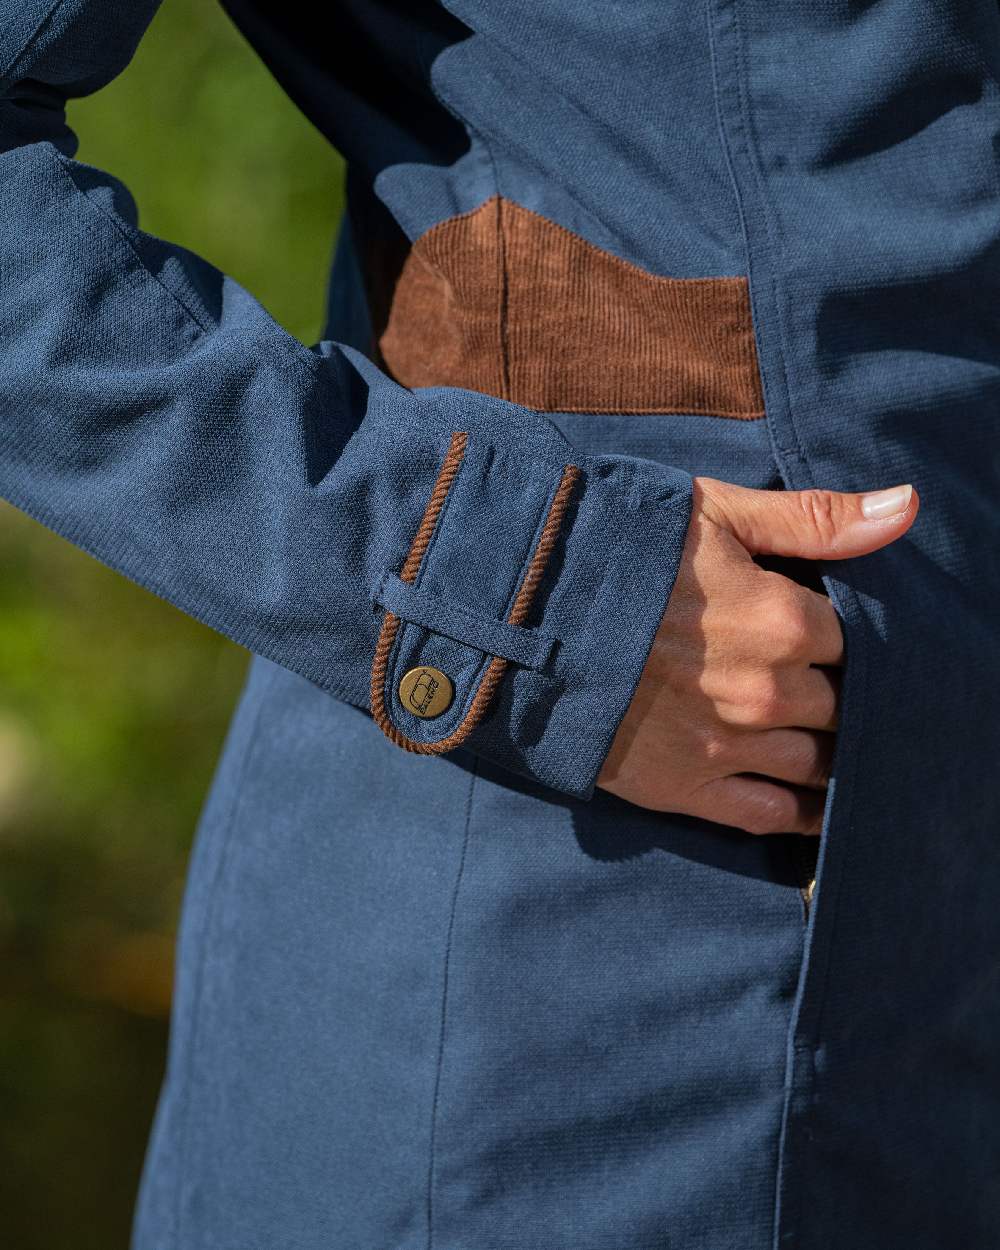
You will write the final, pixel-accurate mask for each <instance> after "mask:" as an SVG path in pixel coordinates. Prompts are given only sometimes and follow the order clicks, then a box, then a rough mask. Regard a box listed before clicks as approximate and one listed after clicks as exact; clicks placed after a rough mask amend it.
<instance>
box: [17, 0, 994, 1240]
mask: <svg viewBox="0 0 1000 1250" xmlns="http://www.w3.org/2000/svg"><path fill="white" fill-rule="evenodd" d="M155 7H156V5H155V3H154V0H2V5H0V13H2V24H0V30H2V44H0V80H2V104H0V152H2V155H0V224H2V236H0V334H2V343H3V350H2V351H0V490H2V493H3V495H4V496H5V497H6V498H8V499H9V500H11V501H13V502H14V503H15V504H16V505H17V506H18V507H20V508H22V509H24V511H26V512H28V513H30V514H31V515H33V516H35V517H37V518H38V519H39V520H40V521H42V522H43V523H44V524H46V525H48V526H50V527H51V528H53V529H54V530H56V531H58V532H59V533H61V534H63V535H65V536H66V537H67V538H69V539H71V540H72V541H73V542H75V543H77V544H79V545H80V546H81V547H83V548H85V549H87V550H88V551H90V552H92V553H93V554H94V555H96V556H97V557H99V558H100V559H102V560H104V561H106V562H107V563H108V564H110V565H112V566H113V567H115V568H117V569H119V570H121V571H122V572H123V573H125V574H126V575H128V576H129V577H131V578H133V579H135V580H136V581H138V582H140V583H141V584H143V585H145V586H147V587H149V588H150V589H151V590H153V591H155V592H156V593H158V594H160V595H163V596H164V597H165V598H167V599H169V600H170V601H172V602H173V603H175V604H177V605H178V606H179V607H180V608H182V609H183V610H185V611H186V612H189V613H191V614H192V615H193V616H196V617H198V618H199V619H200V620H203V621H205V622H207V623H208V624H210V625H212V626H214V627H215V628H216V629H218V630H220V631H222V632H224V633H226V634H228V635H229V636H230V637H232V638H234V639H236V640H237V641H238V642H240V643H241V644H243V645H244V646H246V647H247V648H249V649H250V650H251V651H253V652H254V653H255V654H256V656H257V657H258V658H257V659H256V660H255V662H254V665H253V668H252V672H251V676H250V680H249V683H248V686H247V689H246V692H245V695H244V698H243V700H242V702H241V704H240V707H239V710H238V712H237V715H236V717H235V720H234V723H233V727H232V730H231V733H230V736H229V739H228V743H227V747H226V751H225V754H224V757H223V760H222V762H221V765H220V768H219V772H218V774H217V778H216V781H215V784H214V787H213V790H212V793H211V796H210V798H209V801H208V804H207V806H206V809H205V813H204V817H203V820H202V823H201V827H200V830H199V835H198V841H197V846H196V851H195V855H194V859H193V862H192V866H191V875H190V884H189V888H188V892H187V897H186V901H185V907H184V916H183V924H182V932H181V939H180V948H179V964H178V983H177V993H176V1001H175V1010H174V1020H173V1031H172V1044H171V1056H170V1064H169V1071H168V1075H167V1080H166V1083H165V1086H164V1091H163V1096H162V1099H161V1103H160V1109H159V1113H158V1116H157V1122H156V1127H155V1132H154V1136H153V1140H152V1144H151V1147H150V1152H149V1157H148V1160H147V1165H146V1172H145V1179H144V1183H143V1189H142V1195H141V1200H140V1204H139V1210H138V1215H137V1220H136V1229H135V1241H134V1247H135V1250H209V1248H211V1250H263V1248H264V1247H267V1250H293V1248H294V1250H320V1247H323V1248H324V1250H329V1248H331V1247H338V1248H343V1250H471V1248H472V1247H490V1248H491V1250H492V1248H496V1250H515V1248H520V1250H529V1248H530V1250H640V1248H642V1250H653V1248H654V1247H655V1248H656V1250H723V1248H725V1250H782V1248H788V1250H791V1248H792V1247H794V1248H795V1250H887V1248H888V1247H897V1246H898V1247H906V1248H907V1250H942V1247H951V1246H955V1247H959V1246H960V1247H962V1248H963V1250H994V1248H995V1247H996V1246H997V1245H998V1244H1000V1127H998V1126H1000V1059H998V1050H1000V907H998V905H997V898H998V894H1000V841H998V834H1000V785H998V782H997V777H996V767H997V765H996V759H997V748H998V746H1000V697H998V696H1000V689H998V687H1000V683H998V680H997V672H998V654H997V637H998V627H997V614H998V609H1000V508H998V490H1000V455H998V422H1000V12H998V9H997V6H996V3H995V0H927V2H926V3H923V4H919V5H918V4H914V3H913V2H912V0H882V2H881V3H879V4H857V3H849V2H848V0H768V2H767V3H759V4H754V3H751V2H750V0H706V3H704V4H687V3H680V2H674V3H664V2H663V0H659V2H657V3H654V2H653V0H623V2H619V3H610V2H609V3H601V4H583V3H578V2H576V0H507V2H506V3H504V4H497V3H488V2H487V0H449V2H448V3H447V5H444V6H443V5H441V4H438V3H435V2H434V0H407V2H405V3H404V2H400V3H395V4H393V3H389V2H388V0H339V2H338V3H337V4H336V5H333V6H329V9H330V11H326V10H325V9H324V10H323V11H320V10H317V9H316V8H314V7H313V6H308V5H306V4H304V3H298V4H296V3H294V0H286V2H285V3H283V4H267V3H265V0H229V3H228V6H227V7H228V8H229V9H230V11H231V13H232V15H233V17H234V19H235V20H236V21H237V23H238V24H239V25H240V26H241V28H242V29H243V30H244V31H245V33H246V35H247V37H248V38H249V39H250V40H251V42H252V43H253V44H254V45H255V46H256V47H257V48H258V50H259V51H260V53H261V55H263V56H264V58H265V59H266V60H267V61H268V62H269V64H270V65H271V66H272V68H273V70H274V72H275V74H276V75H277V76H278V78H279V79H280V80H281V81H282V83H283V84H284V85H285V87H286V89H287V90H288V92H289V93H290V94H291V95H292V96H293V98H294V99H295V100H296V101H297V102H298V103H299V104H300V106H301V107H302V109H303V110H304V111H305V112H306V113H307V114H308V116H309V117H310V118H311V119H312V120H313V121H314V122H315V123H316V124H317V125H318V126H319V127H320V129H321V130H323V132H324V133H325V134H326V135H328V136H329V139H330V141H331V142H332V143H333V144H335V145H336V146H337V148H338V149H340V151H342V152H343V153H344V155H345V157H346V159H347V162H348V168H349V175H348V191H349V214H348V220H347V223H346V225H345V227H344V229H343V231H342V234H341V237H340V242H339V246H338V251H337V259H336V264H335V267H334V273H333V279H332V284H331V298H330V318H329V328H328V333H327V338H326V339H325V340H324V342H322V343H320V344H319V345H317V346H316V347H315V348H313V349H311V350H307V349H305V348H303V347H302V346H300V345H299V344H298V343H296V342H295V341H293V340H292V339H291V338H290V337H289V336H288V335H287V334H285V333H284V332H283V331H282V330H281V329H280V328H279V327H278V326H277V325H276V324H275V323H274V322H273V320H272V319H271V318H270V317H269V316H268V314H267V313H266V312H265V311H264V310H263V309H262V308H261V307H260V306H259V305H258V304H257V303H256V302H255V301H254V300H253V299H252V298H251V297H250V296H249V295H248V294H247V293H246V292H245V291H243V290H241V289H240V288H239V287H238V286H237V285H236V284H235V283H234V282H232V281H231V280H230V279H228V278H226V277H225V276H223V275H222V274H220V273H219V272H217V271H216V270H215V269H214V268H212V266H210V265H208V264H207V263H205V262H204V261H202V260H200V259H198V258H197V257H195V256H193V255H191V254H190V253H188V252H187V251H185V250H184V249H181V248H178V247H175V246H172V245H170V244H168V243H165V242H163V241H161V240H158V239H155V238H152V237H150V236H149V235H148V234H145V233H143V232H142V231H141V229H140V228H139V226H138V219H137V211H136V208H135V206H134V204H133V202H132V200H131V198H130V196H129V193H128V191H127V189H126V188H125V187H124V186H123V185H122V184H121V183H120V182H119V181H118V180H117V179H116V178H115V177H114V176H113V175H111V174H108V173H105V172H102V171H100V170H97V169H93V168H90V167H87V166H85V165H82V164H80V163H78V162H77V161H76V160H74V151H75V139H74V136H73V134H72V133H71V131H70V130H69V129H68V128H67V126H66V124H65V119H64V105H65V102H66V100H67V99H68V98H70V97H74V96H79V95H82V94H86V93H88V92H91V91H93V90H95V89H97V88H99V87H101V86H102V85H103V84H104V83H106V82H107V81H108V80H109V79H111V78H112V77H113V76H114V75H115V74H116V73H117V72H118V71H119V70H120V69H121V68H122V67H123V66H124V65H125V64H126V63H127V62H128V60H129V58H130V56H131V55H132V52H133V50H134V47H135V44H136V43H137V41H138V40H139V38H140V37H141V34H142V31H143V29H144V28H145V25H146V23H147V22H148V20H149V18H150V17H151V15H152V12H153V11H154V9H155ZM233 124H234V125H252V124H253V119H252V118H234V121H233ZM142 139H143V136H142V135H137V136H136V141H137V142H142ZM195 141H196V136H192V142H195ZM693 474H707V475H710V476H714V477H719V478H724V479H727V480H730V481H734V482H739V483H742V484H744V485H749V486H755V487H760V488H772V489H782V488H802V487H808V486H824V487H829V488H833V489H838V490H849V491H857V490H864V489H871V488H877V487H879V486H883V485H885V484H886V483H892V482H906V481H911V482H913V483H914V484H915V486H916V487H917V490H918V492H919V494H920V496H921V499H922V507H921V510H920V515H919V516H918V518H917V521H916V523H915V524H914V526H913V528H912V529H911V530H910V531H909V532H908V533H907V534H906V536H905V537H904V538H903V539H902V540H900V541H898V542H895V543H893V544H891V545H890V546H888V547H887V548H885V549H884V550H882V551H879V552H877V553H876V554H874V555H869V556H866V557H864V558H861V559H855V560H849V561H845V562H838V563H835V564H830V565H828V566H821V567H820V568H818V569H816V570H814V571H813V575H814V576H815V577H816V579H817V580H816V584H817V585H821V586H822V587H823V588H825V590H826V591H827V592H828V593H829V595H830V596H831V598H832V600H833V603H834V605H835V607H836V609H837V612H838V614H839V616H840V619H841V623H842V625H843V628H844V632H845V640H846V663H845V668H844V680H843V687H842V708H841V716H840V723H839V732H838V737H837V753H836V757H835V760H834V767H833V773H834V776H833V781H832V784H831V786H830V789H829V793H828V799H827V805H826V811H825V819H824V826H823V834H822V838H821V840H820V852H819V862H818V865H816V866H815V867H816V884H815V890H814V892H813V896H812V899H813V901H812V905H811V906H807V903H806V899H805V897H804V891H805V892H807V889H806V888H807V886H808V883H809V880H810V878H811V877H812V875H813V865H812V864H811V863H809V862H808V860H807V859H806V858H804V856H803V849H802V848H803V840H802V839H800V838H797V837H793V836H787V835H782V836H777V837H771V838H754V837H751V836H749V835H747V834H744V833H741V832H740V831H738V830H734V829H730V828H727V827H723V826H720V825H715V824H712V823H710V822H706V821H699V820H695V819H691V818H686V817H678V816H671V815H660V814H655V813H651V812H647V811H644V810H641V809H639V808H636V807H632V806H630V805H628V804H626V803H624V802H622V801H620V800H618V799H615V798H613V797H611V796H610V795H608V794H606V793H605V792H603V791H601V790H597V789H595V778H596V776H597V774H598V772H599V770H600V767H601V763H602V761H603V759H604V757H605V755H606V753H607V750H608V748H609V744H610V743H611V741H612V739H613V737H614V734H615V731H616V729H617V726H618V724H619V722H620V720H621V718H622V716H623V714H624V711H625V709H626V708H627V706H628V704H629V702H630V700H631V697H632V695H633V693H634V690H635V686H636V683H637V681H638V678H639V674H640V672H641V670H642V666H643V663H644V660H645V657H646V655H647V653H648V650H649V647H650V645H651V640H652V637H653V633H654V631H655V629H656V627H657V624H658V623H659V621H660V618H661V616H662V614H663V611H664V608H665V606H666V604H667V601H668V598H669V595H670V592H671V589H672V585H673V580H674V575H675V573H676V569H677V564H678V561H679V558H680V553H681V549H682V546H683V542H684V538H685V534H686V530H687V525H688V520H689V517H690V508H691V476H692V475H693ZM801 576H802V578H803V579H806V578H807V577H809V576H810V574H809V572H808V571H806V572H804V573H802V574H801ZM109 628H113V622H109ZM426 668H434V669H436V670H439V671H440V672H443V673H445V674H446V675H447V676H448V678H449V679H450V681H451V683H452V684H453V698H452V701H451V702H450V704H447V706H446V707H445V710H444V711H442V712H441V713H440V714H439V715H435V716H430V717H427V716H425V715H422V714H421V713H422V712H426V711H427V710H428V709H429V708H430V707H431V703H432V702H433V700H434V699H435V698H437V697H438V693H437V691H436V690H432V689H431V687H430V686H429V685H428V684H427V680H426V679H425V680H423V684H422V685H421V684H420V682H418V685H417V692H416V694H415V695H414V694H413V693H412V692H410V693H407V688H406V687H403V691H402V693H401V685H400V683H401V679H402V677H403V675H404V674H405V673H407V672H408V671H410V670H413V669H418V670H421V671H423V670H425V669H426ZM442 697H443V696H442ZM435 706H437V705H435ZM432 710H433V709H432ZM401 747H402V748H404V749H400V748H401Z"/></svg>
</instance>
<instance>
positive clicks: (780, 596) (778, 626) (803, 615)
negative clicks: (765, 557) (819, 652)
mask: <svg viewBox="0 0 1000 1250" xmlns="http://www.w3.org/2000/svg"><path fill="white" fill-rule="evenodd" d="M768 577H769V578H773V580H770V581H769V582H768V586H767V592H766V597H765V598H764V601H763V605H762V608H761V611H760V613H759V619H760V621H761V628H762V629H763V632H764V638H765V646H766V650H767V652H768V653H769V654H770V655H772V656H775V657H777V658H780V659H797V658H799V657H800V656H801V655H803V654H804V653H805V652H807V651H808V648H809V641H810V634H811V631H812V622H811V620H810V617H809V612H808V610H807V608H806V604H805V603H804V602H803V600H802V596H801V594H800V592H799V590H798V589H797V588H796V586H795V585H794V583H792V582H791V581H789V579H788V578H787V577H782V576H781V574H779V573H774V574H770V573H769V574H768Z"/></svg>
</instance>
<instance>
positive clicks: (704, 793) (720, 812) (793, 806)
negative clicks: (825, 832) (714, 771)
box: [691, 773, 826, 834]
mask: <svg viewBox="0 0 1000 1250" xmlns="http://www.w3.org/2000/svg"><path fill="white" fill-rule="evenodd" d="M825 806H826V792H825V791H823V790H811V789H807V788H805V787H802V788H798V787H796V786H791V785H778V784H777V783H775V782H772V781H767V780H766V779H765V778H763V777H751V776H746V775H744V774H742V773H736V774H734V775H733V776H730V777H720V778H718V779H717V780H715V781H709V782H706V784H705V785H704V786H702V787H701V788H700V789H699V790H698V792H697V808H698V810H694V809H693V808H692V809H691V814H692V815H694V816H701V817H702V818H703V819H705V820H714V821H718V822H719V823H720V824H723V825H732V826H733V827H734V828H736V829H742V830H744V831H745V832H746V833H754V834H769V833H808V834H818V833H819V832H820V828H821V826H822V823H823V811H824V808H825Z"/></svg>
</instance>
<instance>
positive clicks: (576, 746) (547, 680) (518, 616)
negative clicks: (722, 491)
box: [0, 0, 691, 797]
mask: <svg viewBox="0 0 1000 1250" xmlns="http://www.w3.org/2000/svg"><path fill="white" fill-rule="evenodd" d="M155 8H156V3H155V0H62V2H61V3H54V4H53V3H52V0H0V12H2V16H3V21H2V24H0V29H2V30H3V31H4V35H3V44H2V47H0V221H2V223H3V234H2V242H0V335H2V351H0V493H2V495H3V496H4V497H6V498H7V499H8V500H9V501H11V502H12V503H13V504H15V505H16V506H17V507H19V508H21V509H23V510H24V511H25V512H26V513H28V514H30V515H31V516H33V517H35V518H37V519H38V520H39V521H41V522H42V523H43V524H45V525H47V526H49V527H50V528H51V529H53V530H55V531H56V532H57V533H59V534H61V535H63V536H64V537H66V538H67V539H69V540H71V541H72V542H74V543H76V544H77V545H78V546H80V547H82V548H83V549H85V550H86V551H89V552H90V553H91V554H92V555H94V556H96V557H97V558H98V559H100V560H102V561H104V562H105V563H107V564H108V565H110V566H112V567H113V568H115V569H117V570H119V571H120V572H122V573H124V574H125V575H126V576H128V577H130V578H132V579H133V580H134V581H136V582H138V583H140V584H141V585H143V586H145V587H147V588H149V589H150V590H152V591H154V592H155V593H156V594H158V595H161V596H163V597H164V598H165V599H167V600H169V601H170V602H172V603H174V604H176V605H177V606H178V607H179V608H181V609H182V610H184V611H185V612H188V613H190V614H191V615H192V616H194V617H196V618H198V619H199V620H201V621H203V622H205V623H207V624H208V625H210V626H212V627H214V628H215V629H217V630H219V631H221V632H222V633H224V634H226V635H228V636H229V637H231V638H233V639H234V640H235V641H237V642H238V643H240V644H241V645H243V646H245V647H247V648H249V649H250V650H251V651H254V652H256V653H258V654H260V655H263V656H267V657H269V658H270V659H272V660H274V661H276V662H277V663H279V664H282V665H284V666H286V667H287V668H289V669H292V670H294V671H295V672H297V673H300V674H302V675H304V676H305V677H307V678H309V679H310V680H311V681H313V682H315V683H316V684H317V685H319V686H320V687H322V688H323V689H324V690H326V691H328V692H329V693H330V694H332V695H334V696H336V697H337V698H340V699H344V700H347V701H349V702H351V703H353V704H355V705H357V706H358V707H363V708H368V709H370V710H371V711H372V713H373V715H374V716H375V718H376V720H377V721H378V723H379V724H380V725H381V726H382V728H383V729H384V730H385V732H386V733H387V734H388V735H389V736H390V737H391V738H392V739H393V741H395V742H396V743H397V744H398V745H400V746H403V747H405V748H407V749H410V750H416V751H420V752H423V753H436V752H441V751H445V750H449V749H451V748H453V747H455V746H457V745H459V744H462V743H464V744H466V745H467V746H468V747H469V748H470V749H473V750H475V751H477V752H480V753H483V754H485V755H487V756H488V757H489V758H491V759H493V760H495V761H497V762H499V763H500V764H502V765H503V766H505V767H508V768H511V769H513V770H515V771H517V772H519V773H522V774H525V775H528V776H531V777H533V778H535V779H537V780H539V781H541V782H543V783H545V784H547V785H549V786H552V787H555V788H557V789H560V790H563V791H565V792H567V793H570V794H574V795H578V796H581V797H589V795H590V794H591V793H592V789H593V786H594V782H595V779H596V777H597V774H598V772H599V770H600V766H601V764H602V762H603V760H604V757H605V755H606V754H607V751H608V749H609V747H610V744H611V741H612V739H613V736H614V734H615V731H616V729H617V727H618V724H619V722H620V720H621V718H622V716H623V715H624V712H625V710H626V708H627V706H628V704H629V702H630V701H631V698H632V695H633V693H634V691H635V687H636V685H637V683H638V679H639V676H640V673H641V671H642V668H643V664H644V662H645V659H646V656H647V654H648V651H649V648H650V646H651V644H652V639H653V635H654V633H655V630H656V628H657V625H658V624H659V621H660V619H661V616H662V614H663V611H664V609H665V606H666V603H667V599H668V597H669V594H670V591H671V589H672V586H673V581H674V576H675V574H676V571H677V566H678V563H679V560H680V555H681V550H682V546H683V542H684V537H685V533H686V530H687V525H688V522H689V518H690V509H691V478H690V476H689V475H688V474H687V473H686V472H683V471H681V470H678V469H671V468H667V467H664V466H661V465H658V464H656V463H654V462H652V461H647V460H642V459H637V458H632V457H615V456H608V457H600V458H595V457H590V456H583V455H579V454H578V453H577V452H576V451H575V450H574V449H573V448H572V447H571V446H570V445H569V444H568V443H567V442H566V440H565V439H564V438H563V437H562V435H561V434H560V433H559V431H558V430H557V429H556V428H555V427H554V425H552V424H551V423H550V422H549V421H548V420H546V419H545V418H544V417H543V416H541V415H539V414H537V413H534V412H532V411H530V410H528V409H525V408H523V407H520V406H518V405H515V404H512V403H508V402H505V401H502V400H499V399H494V398H492V397H490V396H487V395H483V394H479V393H477V392H472V391H465V390H459V389H455V388H444V387H442V388H434V389H427V390H420V391H415V392H411V391H408V390H406V389H405V388H403V387H400V386H398V385H397V384H395V383H394V382H393V381H392V380H391V379H389V378H388V377H387V376H385V375H384V374H383V373H381V372H380V371H379V370H378V369H376V368H375V367H374V366H373V365H372V364H371V363H370V362H369V361H368V360H367V359H366V358H365V357H364V356H362V355H360V354H358V353H357V352H355V351H354V350H352V349H351V348H348V347H344V346H341V345H338V344H336V343H329V342H325V343H321V344H319V345H318V346H317V347H315V348H313V349H307V348H305V347H303V346H301V345H300V344H299V343H298V342H297V341H296V340H294V339H293V338H292V337H291V336H289V335H288V334H286V333H285V332H284V331H283V330H282V329H281V328H280V327H279V326H278V325H277V324H276V323H275V322H274V321H273V320H272V318H271V317H270V316H268V314H267V313H266V312H265V311H264V310H263V309H262V308H261V306H260V305H259V304H258V303H257V302H256V301H255V300H254V299H253V298H252V297H251V296H250V295H248V294H247V292H246V291H244V290H243V289H241V288H240V287H239V286H238V285H237V284H236V283H235V282H233V281H232V280H231V279H230V278H228V277H226V276H225V275H223V274H222V273H220V272H219V271H218V270H216V269H215V268H213V267H212V266H211V265H209V264H208V263H206V262H205V261H203V260H201V259H199V258H198V257H196V256H194V255H192V254H191V253H190V252H188V251H187V250H185V249H184V248H181V247H178V246H174V245H171V244H168V243H166V242H164V241H162V240H159V239H157V238H154V237H152V236H150V235H149V234H146V233H144V232H143V231H142V230H140V229H139V227H138V217H137V211H136V208H135V205H134V203H133V201H132V198H131V196H130V194H129V192H128V190H127V189H126V187H125V186H124V185H123V184H122V183H121V181H119V180H118V179H117V178H115V177H113V176H112V175H111V174H109V173H105V172H102V171H100V170H98V169H94V168H91V167H89V166H87V165H84V164H81V163H80V162H78V161H76V160H75V159H74V153H75V151H76V140H75V136H74V135H73V133H72V131H71V130H70V129H69V128H68V126H67V124H66V120H65V105H66V102H67V100H68V99H70V98H73V97H75V96H81V95H85V94H88V93H90V92H92V91H94V90H97V89H98V88H99V87H101V86H103V85H104V84H105V83H106V82H108V81H109V80H110V79H111V78H113V77H114V76H115V75H116V74H117V73H118V72H120V70H121V69H122V68H124V66H125V65H126V64H127V63H128V61H129V59H130V58H131V56H132V54H133V52H134V50H135V46H136V44H137V43H138V41H139V39H140V38H141V35H142V33H143V31H144V29H145V27H146V25H147V23H148V21H149V19H150V18H151V17H152V14H153V12H154V11H155ZM137 140H141V136H137ZM424 667H433V668H435V669H438V670H440V671H441V672H444V673H445V674H446V675H447V677H448V678H449V679H450V681H451V682H452V683H453V686H454V698H453V701H452V702H451V704H450V705H449V706H447V709H446V710H445V711H443V712H442V713H441V714H440V715H437V716H433V717H427V716H422V715H420V712H421V710H423V711H424V712H426V711H427V710H428V703H427V700H426V699H425V698H424V696H425V695H426V694H427V693H428V687H427V684H426V683H424V685H423V686H422V687H421V688H420V691H418V693H417V695H416V696H414V698H413V699H411V700H410V701H409V702H407V697H406V695H405V692H404V694H402V695H401V693H400V683H401V679H402V678H403V676H404V674H406V673H407V672H410V671H411V670H414V669H421V668H424ZM421 692H422V693H421ZM436 697H437V698H438V704H437V706H440V704H441V703H442V702H443V700H442V699H441V698H440V695H438V696H436ZM422 698H424V702H423V704H421V699H422ZM430 710H435V707H431V709H430Z"/></svg>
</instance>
